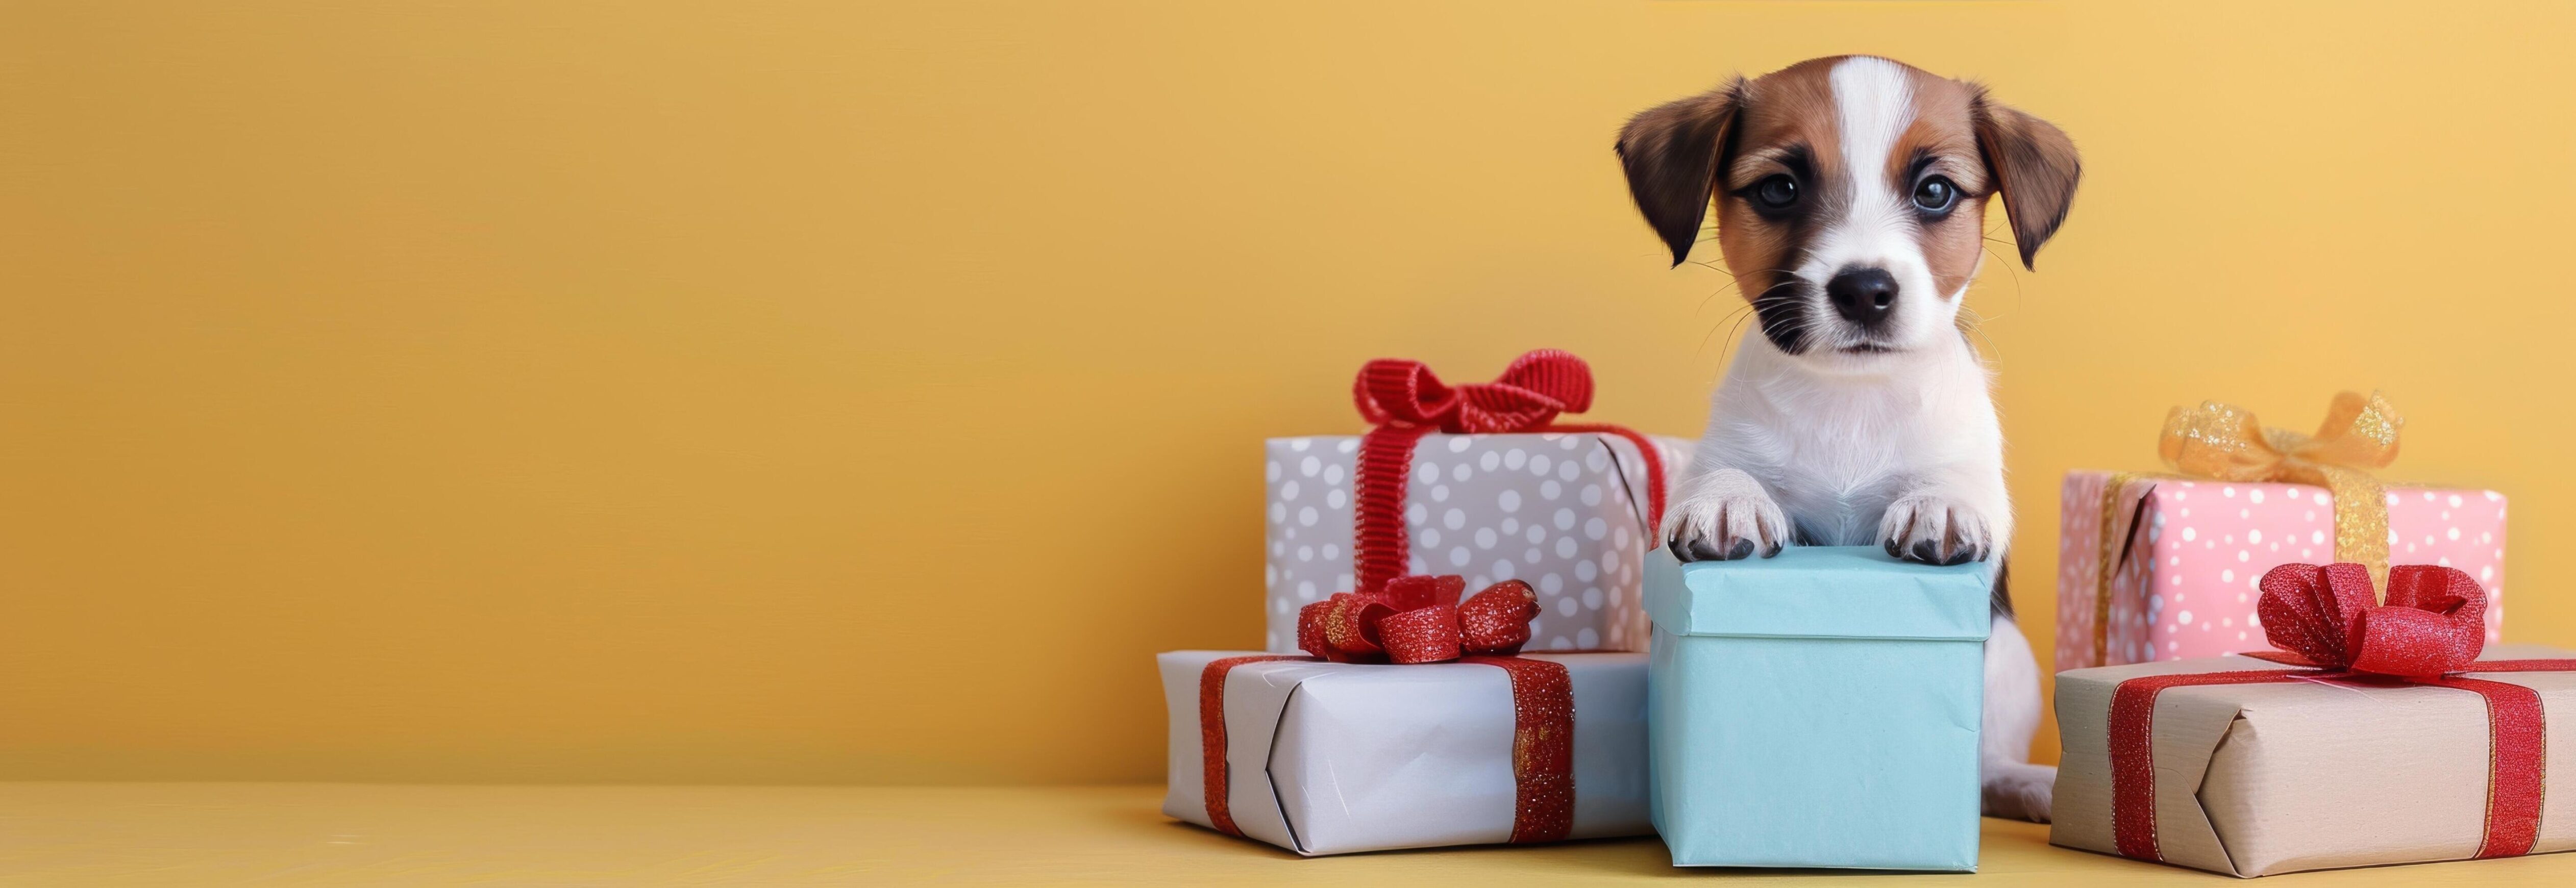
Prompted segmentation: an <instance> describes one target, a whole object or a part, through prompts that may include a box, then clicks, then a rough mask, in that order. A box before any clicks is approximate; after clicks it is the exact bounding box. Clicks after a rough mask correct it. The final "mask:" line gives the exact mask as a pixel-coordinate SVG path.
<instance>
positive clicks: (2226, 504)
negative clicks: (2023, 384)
mask: <svg viewBox="0 0 2576 888" xmlns="http://www.w3.org/2000/svg"><path fill="white" fill-rule="evenodd" d="M2402 425H2403V421H2402V420H2401V419H2400V418H2399V417H2398V416H2397V413H2396V411H2395V410H2393V409H2391V408H2390V407H2389V406H2388V404H2387V402H2386V401H2384V400H2383V399H2381V398H2380V396H2378V395H2375V394H2374V395H2371V396H2369V397H2363V396H2361V395H2358V394H2354V393H2350V392H2347V393H2344V394H2342V395H2340V396H2338V397H2337V398H2336V400H2335V402H2334V405H2333V408H2332V409H2331V410H2330V411H2329V413H2328V416H2327V419H2326V422H2325V424H2324V425H2323V426H2322V427H2321V428H2320V429H2319V430H2318V432H2317V433H2316V434H2314V435H2302V434H2298V433H2293V432H2288V431H2285V430H2282V429H2277V428H2262V427H2260V426H2258V425H2256V423H2255V422H2254V417H2253V416H2252V415H2251V414H2249V413H2246V412H2245V411H2243V410H2241V409H2239V408H2235V407H2231V406H2228V405H2225V404H2219V403H2215V402H2212V403H2209V404H2204V405H2202V406H2201V407H2200V408H2198V409H2189V408H2176V409H2175V410H2174V412H2173V414H2172V415H2171V416H2170V417H2168V418H2167V420H2166V425H2165V432H2164V435H2163V438H2162V440H2161V441H2160V442H2159V450H2160V451H2161V455H2162V456H2163V457H2164V459H2165V462H2166V464H2167V465H2168V466H2170V467H2172V468H2173V469H2175V470H2176V474H2142V473H2133V472H2122V473H2114V472H2101V471H2082V470H2079V471H2073V472H2068V473H2067V474H2066V483H2065V486H2064V488H2063V497H2062V501H2061V502H2060V503H2059V506H2060V512H2059V514H2060V516H2061V517H2060V520H2059V530H2060V533H2059V537H2058V552H2057V563H2058V576H2057V669H2058V670H2059V671H2061V672H2062V671H2065V670H2068V669H2083V668H2090V667H2096V666H2114V665H2122V664H2129V663H2148V662H2156V661H2166V660H2188V659H2193V658H2198V657H2216V656H2221V655H2225V654H2232V653H2239V652H2243V651H2249V650H2262V649H2264V648H2265V646H2266V645H2265V641H2264V632H2263V624H2262V620H2261V618H2260V617H2259V616H2258V615H2257V614H2256V613H2255V604H2256V602H2257V601H2259V600H2260V599H2261V596H2262V590H2261V589H2260V588H2259V584H2260V583H2261V582H2262V578H2263V575H2264V574H2265V573H2266V572H2267V571H2270V570H2271V569H2272V568H2275V567H2279V566H2281V565H2284V564H2313V563H2325V562H2331V561H2340V562H2352V563H2359V564H2363V565H2365V566H2366V567H2367V569H2368V570H2370V571H2371V572H2372V574H2373V575H2374V576H2379V575H2383V574H2384V573H2385V571H2387V570H2388V569H2389V566H2390V565H2392V564H2423V565H2437V566H2441V567H2450V568H2457V569H2459V570H2460V571H2461V572H2462V573H2464V574H2465V575H2466V576H2467V577H2468V578H2470V579H2472V580H2474V581H2475V582H2476V583H2477V584H2478V585H2479V586H2480V587H2481V588H2482V589H2484V590H2485V594H2486V601H2487V605H2486V614H2485V619H2484V624H2485V630H2486V640H2487V641H2489V642H2493V641H2496V640H2498V638H2499V637H2500V636H2501V632H2502V627H2503V625H2504V598H2505V595H2504V593H2505V585H2504V548H2505V546H2504V543H2505V536H2504V515H2505V497H2504V494H2501V493H2497V492H2495V491H2492V490H2467V489H2454V488H2443V487H2403V486H2396V485H2383V484H2382V483H2381V482H2380V481H2378V480H2377V479H2376V478H2375V477H2373V476H2372V474H2371V472H2372V471H2373V470H2376V469H2379V468H2383V467H2385V466H2387V465H2388V463H2389V462H2390V461H2391V460H2393V459H2395V457H2396V455H2397V437H2398V429H2399V428H2400V427H2401V426H2402ZM2293 482H2315V483H2293Z"/></svg>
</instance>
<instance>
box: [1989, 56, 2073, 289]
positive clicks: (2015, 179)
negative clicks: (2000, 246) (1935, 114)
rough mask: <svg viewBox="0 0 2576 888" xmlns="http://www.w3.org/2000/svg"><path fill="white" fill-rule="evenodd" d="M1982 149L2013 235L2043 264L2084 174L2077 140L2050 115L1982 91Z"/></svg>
mask: <svg viewBox="0 0 2576 888" xmlns="http://www.w3.org/2000/svg"><path fill="white" fill-rule="evenodd" d="M1974 110H1975V114H1976V122H1977V150H1978V151H1980V152H1982V153H1984V154H1985V156H1986V169H1987V170H1989V171H1991V172H1992V173H1993V174H1994V177H1995V184H1996V187H1997V188H2000V189H2001V190H2002V191H2003V194H2004V212H2006V213H2008V214H2010V215H2011V217H2012V229H2013V241H2014V242H2015V243H2018V244H2020V245H2021V264H2022V267H2024V268H2029V269H2032V270H2034V271H2035V270H2038V266H2037V265H2036V264H2034V262H2033V261H2032V260H2033V257H2036V256H2038V255H2039V245H2041V244H2044V243H2047V242H2048V238H2049V236H2050V235H2053V234H2056V233H2057V226H2059V225H2061V224H2064V223H2065V222H2066V210H2067V208H2068V207H2069V206H2071V205H2073V204H2074V203H2075V180H2076V179H2078V178H2081V177H2082V176H2083V174H2084V165H2083V164H2082V163H2081V162H2079V161H2077V160H2076V157H2075V141H2074V140H2073V139H2069V138H2067V137H2066V132H2065V131H2064V130H2060V129H2058V128H2057V127H2056V126H2055V125H2054V124H2051V123H2049V122H2048V121H2045V120H2041V119H2039V118H2036V117H2032V116H2030V115H2028V114H2024V113H2022V112H2020V111H2016V110H2014V109H2012V108H2010V107H2006V106H2005V105H2003V104H2002V103H1999V102H1996V101H1995V100H1994V99H1992V98H1989V97H1987V95H1986V93H1985V91H1984V90H1982V89H1981V90H1978V91H1977V99H1976V105H1975V109H1974Z"/></svg>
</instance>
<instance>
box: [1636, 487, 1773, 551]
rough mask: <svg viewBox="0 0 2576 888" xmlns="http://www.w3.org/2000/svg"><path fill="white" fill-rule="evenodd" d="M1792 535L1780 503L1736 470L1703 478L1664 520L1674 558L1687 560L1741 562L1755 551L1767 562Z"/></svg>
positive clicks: (1665, 535)
mask: <svg viewBox="0 0 2576 888" xmlns="http://www.w3.org/2000/svg"><path fill="white" fill-rule="evenodd" d="M1788 537H1789V519H1788V517H1787V516H1785V515H1783V514H1782V513H1781V512H1780V506H1779V504H1777V503H1774V502H1772V501H1771V497H1770V496H1768V495H1766V494H1765V493H1763V492H1762V489H1761V487H1760V486H1758V485H1757V484H1755V483H1754V481H1753V480H1752V479H1751V478H1750V477H1746V476H1744V474H1743V473H1742V472H1738V471H1734V470H1727V471H1726V472H1723V473H1720V474H1719V475H1717V476H1713V477H1711V478H1709V479H1705V480H1703V481H1702V482H1701V485H1700V489H1699V490H1698V491H1697V492H1695V493H1694V494H1693V495H1691V496H1689V497H1687V498H1685V499H1683V500H1682V501H1681V502H1679V503H1676V504H1674V506H1673V507H1672V508H1671V509H1670V510H1669V511H1668V512H1667V515H1666V517H1665V519H1664V538H1665V539H1666V540H1669V541H1670V542H1669V543H1668V545H1669V546H1670V548H1671V549H1672V552H1673V557H1675V558H1679V559H1681V560H1683V561H1739V560H1742V559H1746V558H1751V557H1753V556H1754V554H1755V553H1761V554H1762V556H1763V557H1765V558H1768V557H1770V556H1772V555H1776V554H1779V552H1780V547H1781V546H1782V545H1784V544H1785V543H1786V542H1787V541H1788Z"/></svg>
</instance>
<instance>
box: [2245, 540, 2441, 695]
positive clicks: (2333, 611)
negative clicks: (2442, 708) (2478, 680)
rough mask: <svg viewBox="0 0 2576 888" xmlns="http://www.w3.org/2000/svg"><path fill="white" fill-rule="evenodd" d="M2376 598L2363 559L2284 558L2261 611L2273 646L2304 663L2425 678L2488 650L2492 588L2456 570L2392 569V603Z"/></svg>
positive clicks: (2266, 586) (2267, 579) (2270, 576)
mask: <svg viewBox="0 0 2576 888" xmlns="http://www.w3.org/2000/svg"><path fill="white" fill-rule="evenodd" d="M2372 597H2373V596H2372V594H2371V589H2370V571H2369V570H2368V569H2367V568H2364V567H2362V566H2361V565H2358V564H2329V565H2326V566H2324V567H2318V566H2316V565H2313V564H2284V565H2281V566H2280V567H2276V568H2273V569H2272V571H2271V572H2270V573H2266V574H2264V575H2263V599H2262V600H2261V601H2259V602H2256V603H2255V605H2254V613H2255V615H2256V616H2258V617H2260V618H2262V620H2263V635H2264V637H2266V638H2269V639H2270V640H2271V642H2272V646H2274V647H2277V648H2280V649H2282V650H2285V651H2295V652H2297V653H2298V654H2299V655H2300V656H2301V658H2302V659H2304V660H2306V663H2304V664H2298V665H2310V666H2321V667H2324V668H2327V669H2346V670H2350V671H2353V672H2367V673H2373V674H2377V675H2401V676H2406V677H2409V678H2426V677H2431V676H2437V675H2446V674H2449V673H2453V672H2458V671H2461V670H2463V669H2466V668H2468V666H2469V664H2471V663H2474V662H2477V659H2478V652H2479V651H2481V650H2484V649H2485V648H2486V644H2487V633H2486V622H2485V621H2486V613H2487V592H2486V590H2485V589H2481V588H2478V582H2477V581H2476V580H2472V579H2469V575H2468V574H2465V573H2462V572H2460V570H2459V569H2457V568H2450V567H2436V566H2434V565H2430V564H2401V565H2397V566H2395V567H2391V568H2389V569H2388V601H2387V603H2386V604H2373V603H2371V599H2372ZM2270 658H2271V659H2275V660H2279V661H2281V662H2288V661H2287V660H2286V659H2284V658H2280V657H2278V656H2277V655H2275V656H2272V657H2270Z"/></svg>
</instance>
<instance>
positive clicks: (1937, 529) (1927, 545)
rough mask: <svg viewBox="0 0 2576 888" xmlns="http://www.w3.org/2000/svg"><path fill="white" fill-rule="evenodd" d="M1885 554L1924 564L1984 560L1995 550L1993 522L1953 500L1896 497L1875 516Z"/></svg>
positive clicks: (1964, 562) (1962, 562)
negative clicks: (1895, 499)
mask: <svg viewBox="0 0 2576 888" xmlns="http://www.w3.org/2000/svg"><path fill="white" fill-rule="evenodd" d="M1878 539H1879V544H1880V545H1883V546H1886V547H1887V554H1889V555H1894V556H1896V557H1898V558H1902V559H1905V560H1907V561H1919V562H1922V563H1924V564H1966V563H1968V562H1971V561H1984V560H1986V558H1987V556H1990V555H1992V554H1994V551H1995V525H1994V522H1992V521H1989V520H1987V519H1986V516H1984V515H1982V514H1979V513H1978V512H1977V511H1976V510H1975V509H1971V508H1968V507H1967V506H1966V505H1964V504H1962V503H1959V502H1957V501H1955V500H1950V499H1946V498H1942V497H1937V496H1930V495H1916V496H1909V497H1905V498H1903V499H1899V500H1897V501H1896V502H1895V503H1893V504H1890V505H1889V506H1888V507H1887V517H1885V518H1882V519H1880V520H1879V524H1878Z"/></svg>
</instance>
